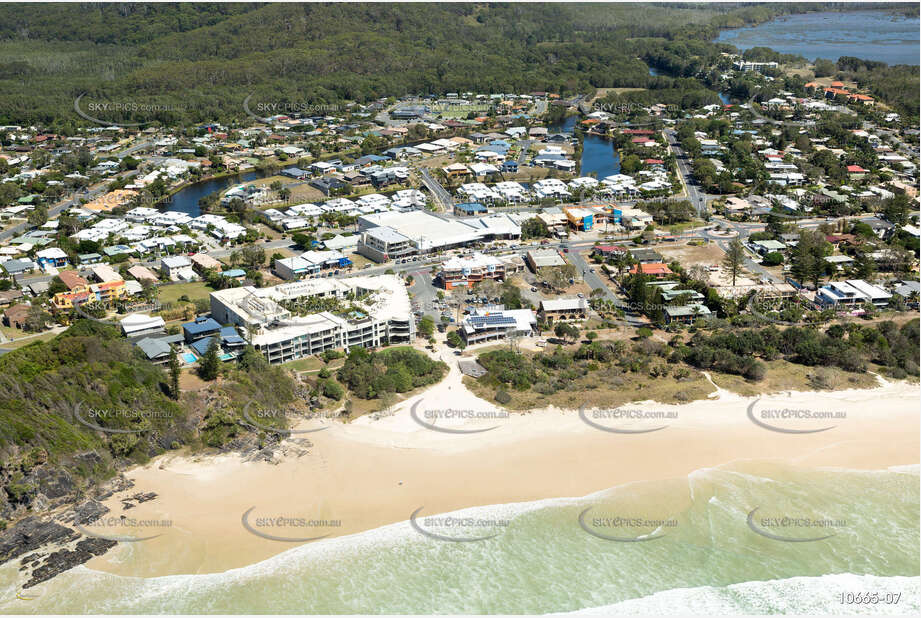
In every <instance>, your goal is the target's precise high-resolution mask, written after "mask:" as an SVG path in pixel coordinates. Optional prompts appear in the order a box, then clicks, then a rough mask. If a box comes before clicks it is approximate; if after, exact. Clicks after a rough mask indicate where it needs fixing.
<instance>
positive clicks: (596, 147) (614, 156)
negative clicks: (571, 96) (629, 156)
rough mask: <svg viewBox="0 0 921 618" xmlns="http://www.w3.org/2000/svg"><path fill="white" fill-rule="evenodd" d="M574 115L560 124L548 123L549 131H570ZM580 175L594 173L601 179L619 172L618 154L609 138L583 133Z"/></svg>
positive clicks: (573, 122)
mask: <svg viewBox="0 0 921 618" xmlns="http://www.w3.org/2000/svg"><path fill="white" fill-rule="evenodd" d="M576 120H578V118H577V117H576V116H569V117H568V118H566V119H565V120H564V121H563V122H562V123H561V124H555V125H550V126H549V127H547V130H548V131H550V133H572V132H573V129H574V128H575V126H576ZM581 170H582V174H581V175H582V176H588V175H590V174H592V173H594V175H595V177H596V178H598V179H599V180H601V179H602V178H605V177H607V176H613V175H614V174H619V173H620V154H618V152H617V151H616V150H614V148H613V144H612V142H611V140H609V139H606V138H604V137H598V136H597V135H585V136H584V137H583V139H582V160H581Z"/></svg>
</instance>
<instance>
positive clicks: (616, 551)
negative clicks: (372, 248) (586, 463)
mask: <svg viewBox="0 0 921 618" xmlns="http://www.w3.org/2000/svg"><path fill="white" fill-rule="evenodd" d="M756 507H757V508H758V509H759V511H758V517H757V518H756V519H755V522H756V526H757V527H758V529H760V530H763V531H770V532H776V533H782V534H783V535H785V536H787V537H797V538H813V537H816V536H817V535H818V534H823V535H824V534H827V533H828V532H832V533H833V536H831V537H830V538H827V539H825V540H821V541H808V542H788V541H777V540H774V539H772V538H768V537H767V536H763V535H762V534H759V533H757V532H756V531H754V530H753V529H752V528H751V527H750V526H749V525H748V520H747V515H748V514H749V513H750V512H751V511H752V509H754V508H756ZM587 508H590V510H589V511H588V513H587V514H586V515H585V516H584V517H583V523H584V524H585V525H586V526H587V528H588V529H587V530H586V529H585V528H583V526H581V525H580V524H579V515H580V513H583V512H584V511H585V510H586V509H587ZM465 513H472V514H474V515H475V516H476V517H479V518H490V519H495V518H502V519H507V520H508V522H509V525H508V526H507V527H505V528H503V529H502V531H501V532H500V534H498V535H497V536H496V537H495V538H492V539H489V540H484V541H480V542H465V543H456V542H446V541H440V540H435V539H432V538H429V537H427V536H424V535H422V534H420V533H418V532H417V531H415V530H414V529H413V528H412V526H411V525H409V523H406V522H404V523H400V524H394V525H392V526H386V527H384V528H379V529H377V530H371V531H368V532H364V533H360V534H356V535H352V536H349V537H343V538H338V539H330V540H328V541H319V542H316V543H313V544H309V545H304V546H300V547H297V548H294V549H291V550H289V551H287V552H285V553H283V554H280V555H278V556H275V557H273V558H271V559H269V560H266V561H264V562H261V563H258V564H254V565H251V566H247V567H244V568H240V569H235V570H232V571H228V572H226V573H219V574H210V575H180V576H170V577H161V578H152V579H139V578H127V577H118V576H114V575H109V574H103V573H98V572H94V571H91V570H89V569H86V568H82V567H81V568H77V569H74V570H72V571H70V572H67V573H65V574H63V575H61V576H59V577H58V578H56V579H54V580H52V581H50V582H46V583H45V584H42V585H39V586H37V587H35V588H32V589H30V590H29V591H28V592H29V594H32V595H36V598H35V599H33V600H31V601H21V600H18V599H16V598H15V595H16V592H17V590H18V588H17V579H18V575H17V572H16V568H15V566H16V565H6V566H4V567H3V568H0V612H4V613H11V612H23V613H71V612H75V613H79V612H107V613H161V612H162V613H203V612H204V613H386V614H389V613H394V614H399V613H414V614H425V613H470V614H481V613H484V614H485V613H533V614H545V613H555V612H574V611H587V610H589V609H590V608H607V611H630V612H641V613H642V612H644V611H648V612H651V613H687V612H688V611H693V612H696V613H706V612H707V611H711V610H712V611H717V610H718V611H724V612H725V611H730V612H739V613H781V612H831V613H839V612H855V611H869V610H873V611H874V612H876V613H890V612H896V613H909V612H912V611H916V610H917V609H918V608H919V578H918V573H919V556H918V544H919V530H918V513H919V492H918V471H917V468H916V467H913V468H911V469H907V470H898V471H895V470H893V471H878V472H866V471H850V470H818V471H815V470H810V471H804V470H800V469H795V468H791V467H788V466H782V465H776V464H762V463H740V464H734V465H732V466H724V467H720V468H715V469H706V470H700V471H697V472H695V473H693V474H691V475H690V476H689V477H688V478H687V479H681V480H674V481H667V482H655V483H632V484H629V485H625V486H621V487H617V488H614V489H612V490H608V491H606V492H602V493H599V494H595V495H593V496H589V497H586V498H579V499H572V500H551V501H542V502H536V503H525V504H515V505H498V506H490V507H480V508H477V509H468V510H467V511H465ZM762 516H763V517H764V518H765V519H761V517H762ZM781 516H788V517H790V518H796V519H798V520H799V519H811V520H812V521H820V520H824V521H832V522H835V526H834V527H833V528H823V529H821V530H818V531H817V530H816V529H812V528H795V527H789V528H783V529H777V528H770V527H769V526H768V525H767V524H765V525H762V523H763V522H768V521H772V520H774V519H778V518H780V517H781ZM617 518H629V519H630V520H631V523H632V524H635V523H638V524H645V523H646V522H635V521H632V520H647V521H650V522H653V523H655V524H656V525H652V526H646V525H636V526H632V525H631V526H627V525H623V524H621V523H620V521H621V520H617ZM420 521H421V520H420ZM611 522H618V525H616V526H615V525H611ZM606 524H608V525H607V526H606ZM593 533H600V535H601V536H609V537H615V538H618V539H635V538H646V537H658V538H653V539H652V540H649V541H635V542H625V541H623V540H615V541H612V540H606V539H603V538H599V536H598V535H596V534H593ZM860 591H864V592H869V591H875V592H880V593H883V594H884V595H885V594H887V593H888V594H896V593H900V594H901V596H900V597H899V602H898V603H895V604H893V603H890V604H887V605H879V604H876V605H874V606H873V607H869V606H867V605H860V606H853V605H845V604H842V603H841V599H840V594H841V593H847V592H860ZM883 598H885V597H883ZM714 608H716V609H714ZM599 611H604V610H599Z"/></svg>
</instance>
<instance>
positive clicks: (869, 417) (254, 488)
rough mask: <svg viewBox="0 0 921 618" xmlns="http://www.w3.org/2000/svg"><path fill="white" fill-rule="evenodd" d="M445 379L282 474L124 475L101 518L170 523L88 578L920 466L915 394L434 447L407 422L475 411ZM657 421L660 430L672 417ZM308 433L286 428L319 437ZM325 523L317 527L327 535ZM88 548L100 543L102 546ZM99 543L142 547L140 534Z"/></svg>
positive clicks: (457, 437)
mask: <svg viewBox="0 0 921 618" xmlns="http://www.w3.org/2000/svg"><path fill="white" fill-rule="evenodd" d="M449 365H451V366H452V370H451V372H450V373H449V375H448V377H447V378H446V379H445V380H444V381H442V382H441V383H439V384H438V385H435V386H434V387H432V388H431V389H429V390H428V391H426V392H424V393H423V394H421V395H419V396H416V397H414V398H412V399H410V400H407V401H406V402H405V403H404V404H401V405H400V406H398V407H397V408H396V409H395V410H394V412H393V414H392V415H390V416H386V417H384V418H380V419H377V420H375V419H372V418H369V417H362V418H360V419H358V420H357V421H354V422H353V423H351V424H348V425H345V424H341V423H338V422H329V421H326V422H325V427H326V428H325V429H324V430H322V431H318V432H315V433H309V434H302V435H300V436H298V437H302V438H307V439H309V440H310V442H311V443H312V446H311V447H310V449H309V453H307V454H304V455H302V456H299V457H297V456H288V457H285V458H283V459H282V461H281V462H280V463H276V464H273V463H268V462H258V463H252V462H250V463H247V462H243V461H242V459H241V458H240V457H239V456H236V455H221V456H200V457H196V458H188V457H183V456H177V455H166V456H162V457H160V458H157V459H156V460H154V461H153V462H151V463H150V464H149V465H147V466H144V467H139V468H135V469H133V470H131V471H129V472H128V473H127V476H128V478H130V479H132V480H134V482H135V487H133V488H132V489H131V490H129V491H127V492H122V493H119V494H116V495H115V496H113V497H112V498H110V499H109V500H108V501H107V502H106V505H107V506H108V507H109V508H110V509H112V513H111V514H112V515H115V516H118V515H121V514H125V515H126V516H128V517H131V518H135V519H138V520H141V519H152V520H169V522H170V525H169V526H168V527H165V528H161V529H158V530H157V532H159V533H161V534H160V536H158V537H156V538H153V539H150V540H146V541H143V542H132V543H121V544H120V545H119V546H118V547H117V548H115V549H114V550H112V551H110V552H109V553H108V554H106V555H104V556H100V557H98V558H95V559H93V560H92V561H91V562H89V563H88V564H87V566H88V567H90V568H92V569H97V570H101V571H107V572H112V573H117V574H121V575H130V576H140V577H152V576H161V575H170V574H180V573H210V572H221V571H226V570H228V569H231V568H235V567H240V566H244V565H247V564H251V563H255V562H258V561H261V560H263V559H265V558H268V557H270V556H272V555H275V554H277V553H280V552H283V551H285V550H287V549H290V548H291V547H294V546H296V545H298V544H299V543H298V542H284V541H278V540H269V539H265V538H262V537H260V536H257V535H256V534H253V533H251V532H250V531H248V530H247V529H246V528H245V527H244V525H243V523H242V517H243V514H244V513H245V512H247V511H248V510H250V509H252V511H251V513H250V515H249V516H248V519H247V522H248V523H249V525H250V527H251V528H254V529H256V530H257V531H259V532H262V533H265V534H269V535H274V536H281V537H285V538H312V537H315V536H321V535H324V534H329V535H330V536H341V535H346V534H352V533H355V532H360V531H363V530H368V529H372V528H376V527H379V526H382V525H385V524H389V523H394V522H399V521H405V520H407V519H409V518H410V515H411V514H412V513H413V512H414V511H416V509H419V508H420V507H423V510H422V511H421V514H420V516H422V515H432V514H436V513H444V512H449V511H454V510H458V509H461V508H465V507H471V506H481V505H490V504H502V503H511V502H523V501H533V500H541V499H546V498H557V497H578V496H585V495H588V494H591V493H594V492H597V491H601V490H604V489H608V488H611V487H614V486H617V485H622V484H625V483H630V482H634V481H656V480H662V479H670V478H679V479H681V478H685V477H687V475H688V474H690V473H691V472H693V471H695V470H699V469H702V468H708V467H714V466H719V465H721V464H726V463H729V462H734V461H740V460H772V461H783V462H787V463H792V464H795V465H800V466H804V467H839V468H853V469H884V468H887V467H890V466H899V465H910V464H918V463H919V412H918V402H919V386H918V385H917V384H907V383H885V382H882V381H881V383H882V385H881V386H880V388H877V389H870V390H849V391H837V392H807V393H800V392H790V393H785V394H782V395H771V396H769V397H764V398H763V399H761V400H759V401H757V403H755V407H754V408H753V410H754V412H753V413H754V414H755V417H756V419H758V420H761V421H762V422H766V423H770V424H772V425H773V426H775V427H779V428H782V429H800V430H802V429H813V430H815V429H823V428H826V427H831V428H830V429H827V430H824V431H818V432H815V433H799V434H794V433H783V432H778V431H772V430H769V429H766V428H764V427H761V426H759V425H757V424H756V423H755V422H753V421H752V420H751V419H750V418H749V416H748V412H747V410H748V407H749V406H750V405H751V404H752V403H753V402H755V400H754V399H749V398H742V397H739V396H737V395H734V394H732V393H728V392H726V391H720V390H718V389H717V390H716V391H715V392H714V393H713V396H712V397H711V399H709V400H702V401H696V402H692V403H688V404H684V405H673V406H669V405H662V404H657V403H654V402H644V403H641V404H637V405H635V406H625V407H623V408H622V409H629V410H641V411H646V412H655V413H662V414H664V415H665V416H666V418H656V419H641V420H638V419H633V420H623V419H621V420H616V419H605V418H602V417H601V416H597V415H596V413H595V412H593V411H587V412H585V414H584V416H585V418H587V419H588V420H590V421H592V422H594V423H596V424H599V425H603V426H605V427H615V428H617V429H621V430H622V429H634V430H637V429H653V428H656V427H665V428H664V429H660V430H658V431H652V432H648V433H635V434H627V433H612V432H609V431H604V430H601V429H598V428H596V427H592V426H590V424H588V423H587V422H585V421H584V420H583V418H581V417H580V413H579V411H578V407H579V402H578V401H577V400H574V401H573V408H574V410H566V411H563V410H557V409H546V410H540V411H534V412H530V413H525V414H518V413H512V414H511V415H508V416H507V417H500V418H490V419H467V420H460V421H458V420H454V421H451V422H447V421H443V420H439V421H437V422H436V425H437V426H439V427H448V428H452V429H461V430H470V429H484V428H489V427H494V429H491V430H489V431H484V432H479V433H463V434H461V433H442V432H438V431H434V430H431V429H428V428H425V427H423V426H421V425H420V424H419V423H418V422H416V421H415V420H413V417H412V415H411V410H412V407H413V405H414V404H418V405H417V407H416V416H417V417H419V418H421V419H422V420H423V421H425V422H428V421H429V420H431V419H426V417H425V415H424V411H425V410H436V409H445V408H448V407H450V408H452V409H455V410H475V411H488V410H495V408H494V407H493V406H492V405H491V404H489V403H488V402H485V401H483V400H480V399H478V398H476V397H475V396H474V395H473V394H472V393H470V392H469V391H468V390H467V389H466V388H464V387H463V385H462V383H461V381H460V375H459V372H458V371H457V369H456V366H455V363H453V362H452V363H449ZM766 409H777V410H811V411H821V412H831V413H843V414H844V415H845V416H843V417H838V418H831V419H822V420H816V419H810V420H798V421H792V420H790V419H783V418H780V419H765V418H764V417H762V416H761V412H762V411H763V410H766ZM669 414H671V416H670V417H669ZM322 423H324V422H323V421H309V422H307V423H305V424H303V425H301V426H300V427H299V428H301V429H302V428H319V427H323V426H324V425H323V424H322ZM142 491H143V492H148V491H153V492H156V493H157V498H156V499H155V500H152V501H150V502H145V503H142V504H140V505H138V506H136V507H135V508H132V509H130V510H128V511H122V505H121V502H120V498H123V497H125V496H126V495H131V494H134V493H137V492H142ZM277 517H289V518H304V519H308V520H335V521H338V522H339V525H315V526H306V527H304V526H301V527H298V526H264V525H261V524H260V523H259V522H260V521H262V518H277ZM327 523H328V522H327ZM100 533H101V534H102V533H103V532H100ZM104 533H105V534H120V535H127V536H132V537H137V536H149V535H150V534H151V532H150V531H149V530H141V529H140V528H139V527H138V526H131V527H119V528H118V530H116V529H115V528H112V529H106V530H105V532H104Z"/></svg>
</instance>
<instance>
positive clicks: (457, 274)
mask: <svg viewBox="0 0 921 618" xmlns="http://www.w3.org/2000/svg"><path fill="white" fill-rule="evenodd" d="M521 268H522V265H521V262H520V260H518V259H511V258H498V257H493V256H491V255H483V254H482V253H474V254H473V255H470V256H459V257H454V258H451V259H450V260H447V261H445V262H443V263H442V265H441V272H439V273H438V276H437V277H436V282H437V284H438V285H439V286H440V287H442V288H444V289H446V290H453V289H454V288H457V287H468V288H472V287H473V286H474V285H476V284H477V283H479V282H480V281H483V280H484V279H494V280H497V281H502V280H504V279H505V277H506V275H508V274H510V273H515V272H518V271H519V270H521Z"/></svg>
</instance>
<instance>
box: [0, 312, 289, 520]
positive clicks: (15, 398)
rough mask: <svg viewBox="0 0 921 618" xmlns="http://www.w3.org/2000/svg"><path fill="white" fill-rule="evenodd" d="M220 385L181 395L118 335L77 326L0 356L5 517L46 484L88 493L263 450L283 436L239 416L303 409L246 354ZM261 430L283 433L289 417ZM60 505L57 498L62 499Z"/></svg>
mask: <svg viewBox="0 0 921 618" xmlns="http://www.w3.org/2000/svg"><path fill="white" fill-rule="evenodd" d="M214 374H215V375H214V376H208V377H213V378H217V381H216V382H212V383H210V386H209V387H208V388H205V389H200V390H189V391H188V392H184V393H181V394H178V395H179V396H178V397H177V392H176V390H177V386H178V383H179V382H180V380H181V379H182V378H181V377H180V376H178V375H175V376H171V375H169V374H168V372H167V371H166V370H164V368H161V367H158V366H156V365H152V364H151V363H150V362H148V361H147V360H146V359H145V358H143V357H142V355H141V354H140V352H139V350H138V348H136V347H134V346H132V345H131V343H129V342H128V341H127V340H125V339H124V338H123V337H121V335H120V333H119V332H118V331H117V329H116V328H115V327H114V326H111V325H107V324H102V323H98V322H93V321H90V320H77V321H76V322H74V324H73V325H72V326H71V327H70V328H68V329H67V330H66V331H64V332H63V333H62V334H60V335H58V336H57V337H55V338H53V339H51V340H48V341H38V342H35V343H32V344H29V345H26V346H23V347H22V348H19V349H16V350H13V351H11V352H9V353H7V354H5V355H3V356H2V357H0V375H2V376H5V377H3V378H0V461H2V464H0V513H5V514H7V515H9V514H10V513H11V512H13V511H15V510H16V509H19V508H29V507H30V505H31V504H32V502H33V500H35V499H36V497H37V496H38V495H39V494H41V493H42V492H47V491H49V489H48V487H47V485H48V482H46V481H43V480H42V479H48V478H51V479H65V480H64V481H61V483H63V485H64V486H66V487H67V488H69V489H68V490H67V491H65V492H64V493H67V492H69V491H85V490H86V488H88V487H89V486H90V485H93V484H95V483H98V482H101V481H104V480H105V479H108V478H110V477H111V476H112V475H113V474H115V473H116V471H117V470H118V469H119V468H121V467H122V466H124V465H126V464H130V463H143V462H146V461H147V460H149V459H150V458H151V457H154V456H156V455H159V454H162V453H164V452H166V451H169V450H173V449H178V448H187V449H191V450H192V451H197V450H200V449H203V448H209V447H213V448H221V449H227V448H234V447H236V448H239V449H244V450H245V449H246V448H260V447H262V446H264V445H265V444H266V443H267V441H270V440H271V439H272V438H273V437H274V438H275V439H276V440H277V434H276V435H274V436H270V435H267V434H266V432H265V431H264V430H258V429H257V428H254V427H252V426H247V425H246V424H245V423H244V422H243V421H244V420H245V417H244V416H243V415H242V412H243V407H244V405H245V404H246V403H247V402H257V403H258V405H259V406H261V407H264V408H283V407H285V406H294V405H296V403H297V399H298V398H297V390H296V386H297V385H296V383H295V381H294V380H293V379H292V377H291V376H290V375H289V374H288V373H287V372H286V371H285V370H283V369H282V368H280V367H273V366H269V365H268V363H267V362H266V361H265V360H264V359H263V358H262V356H261V355H259V354H258V353H256V352H255V351H254V350H251V349H250V350H247V352H245V353H244V354H243V356H242V357H241V358H240V360H239V362H238V363H234V364H227V363H225V364H223V365H222V366H221V367H219V368H217V367H216V368H215V371H214ZM265 423H268V424H271V425H274V426H277V427H278V429H279V431H282V430H283V429H284V428H285V426H286V421H285V419H284V418H277V419H270V420H268V421H265ZM58 497H60V496H58Z"/></svg>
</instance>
